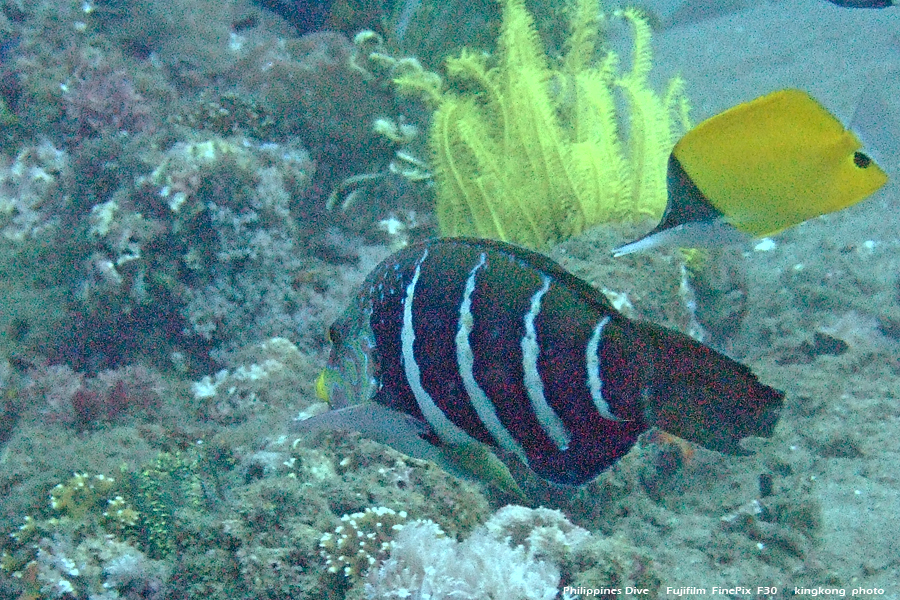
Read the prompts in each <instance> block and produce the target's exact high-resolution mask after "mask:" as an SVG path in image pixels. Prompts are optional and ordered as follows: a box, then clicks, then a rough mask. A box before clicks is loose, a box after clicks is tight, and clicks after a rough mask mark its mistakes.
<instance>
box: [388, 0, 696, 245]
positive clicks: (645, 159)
mask: <svg viewBox="0 0 900 600" xmlns="http://www.w3.org/2000/svg"><path fill="white" fill-rule="evenodd" d="M615 14H616V16H618V17H621V18H623V19H625V20H626V21H627V22H628V23H629V24H630V25H631V27H632V28H633V30H634V47H633V51H632V55H633V59H632V65H631V69H630V70H629V71H627V72H625V73H621V72H620V71H619V68H618V67H619V57H618V55H617V54H616V53H615V52H612V51H607V52H606V53H605V54H604V55H603V56H602V57H601V58H600V59H599V61H598V60H597V57H596V54H597V47H598V45H599V35H600V24H601V21H602V18H603V17H602V14H601V13H600V11H599V7H598V6H597V3H596V2H595V1H594V0H578V1H577V2H576V3H574V4H573V6H572V7H571V9H570V24H569V28H570V35H569V38H568V41H567V50H566V53H565V55H564V56H563V57H562V58H561V59H560V60H559V62H558V64H552V63H551V61H550V60H548V58H547V56H546V55H545V52H544V49H543V47H542V44H541V42H540V40H539V38H538V34H537V31H536V30H535V27H534V24H533V20H532V17H531V15H530V14H529V13H528V11H527V10H526V9H525V5H524V3H523V2H522V0H506V2H505V5H504V11H503V23H502V26H501V34H500V39H499V41H498V51H497V57H496V59H495V61H494V66H491V65H490V64H489V62H490V57H489V56H487V55H485V54H483V53H478V52H474V51H470V50H466V51H463V52H462V54H461V55H460V56H459V57H457V58H451V59H448V61H447V73H448V75H449V76H450V78H451V79H454V80H457V81H459V82H461V83H462V84H463V86H465V87H466V88H468V89H470V90H472V91H471V92H468V93H460V92H456V91H452V90H450V89H447V88H446V87H444V88H443V89H442V87H441V86H440V85H436V82H435V80H434V78H433V76H430V77H429V75H430V74H427V73H423V72H421V71H415V70H410V71H408V72H406V73H405V74H404V75H401V76H400V77H398V78H397V79H395V83H396V84H397V85H398V87H399V89H400V90H401V91H408V92H413V91H415V92H418V93H421V94H423V95H425V96H426V98H427V99H428V100H429V101H430V102H432V103H433V104H435V105H436V106H437V110H436V112H435V114H434V118H433V123H432V127H431V132H430V138H429V143H430V146H431V155H432V156H431V158H432V162H433V166H434V169H435V175H436V181H437V195H438V199H437V208H436V211H437V217H438V223H439V225H440V230H441V234H442V235H446V236H475V237H481V238H492V239H499V240H502V241H509V242H514V243H517V244H520V245H525V246H528V247H531V248H535V249H546V248H547V247H549V246H551V245H553V244H555V243H557V242H560V241H563V240H565V239H567V238H569V237H571V236H574V235H577V234H579V233H581V232H582V231H584V230H585V229H587V228H589V227H592V226H594V225H597V224H600V223H604V222H621V221H630V220H636V219H641V218H647V217H649V218H658V217H659V216H660V215H661V214H662V212H663V210H664V208H665V205H666V159H667V157H668V155H669V153H670V151H671V149H672V146H673V144H674V143H675V140H676V139H677V137H678V134H679V133H681V132H682V131H683V130H686V129H687V127H688V120H687V111H688V107H687V100H686V98H685V96H684V94H683V87H684V83H683V81H682V80H681V79H679V78H673V79H672V80H670V82H669V84H668V87H667V89H666V91H665V93H664V94H662V95H659V94H657V93H656V92H655V91H654V90H653V89H651V88H650V86H649V82H648V75H649V72H650V68H651V46H650V24H649V23H648V21H647V19H646V18H645V17H644V16H642V15H641V13H640V12H638V11H637V10H633V9H627V10H624V11H617V12H616V13H615ZM620 95H621V97H622V98H624V101H625V104H626V106H627V115H621V114H619V112H618V111H617V108H616V106H617V100H618V98H619V96H620ZM623 121H627V123H628V126H627V129H628V133H627V135H626V134H625V132H624V131H623V129H625V127H623V125H622V123H623Z"/></svg>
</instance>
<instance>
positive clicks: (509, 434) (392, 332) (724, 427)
mask: <svg viewBox="0 0 900 600" xmlns="http://www.w3.org/2000/svg"><path fill="white" fill-rule="evenodd" d="M329 337H330V341H331V343H332V351H331V355H330V357H329V360H328V364H327V366H326V368H325V369H324V371H323V372H322V374H321V376H320V377H319V381H318V383H317V389H318V391H319V395H320V396H321V397H322V398H323V399H325V400H326V401H328V402H329V403H330V405H331V408H332V410H330V411H329V412H326V413H324V414H321V415H318V416H316V417H313V418H312V419H308V420H305V421H298V422H297V427H298V428H299V429H301V430H307V431H310V430H318V429H322V428H339V429H352V430H357V431H360V432H361V433H363V435H366V436H367V437H371V438H373V439H376V440H378V441H382V442H385V443H387V444H389V445H391V446H393V447H394V448H395V449H397V450H399V451H401V452H404V453H406V454H409V455H411V456H414V457H418V458H426V459H431V460H434V461H436V462H438V463H439V464H442V465H447V464H448V463H449V464H451V465H457V466H460V465H461V466H462V470H464V471H468V472H470V473H474V474H476V475H477V476H478V477H479V478H481V479H488V480H493V482H494V483H497V484H498V485H499V486H500V487H505V488H507V489H511V490H516V489H517V488H516V486H515V484H514V483H512V482H510V481H508V479H507V477H508V476H509V471H506V470H505V469H503V468H500V469H499V470H498V467H497V465H498V464H502V462H501V461H499V460H498V459H497V456H496V455H497V454H500V455H501V456H504V457H518V458H519V459H521V460H522V461H523V462H524V463H526V464H527V465H528V466H529V467H530V469H531V470H532V471H534V472H535V473H536V474H537V475H539V476H541V477H542V478H544V479H546V480H548V481H551V482H554V483H558V484H568V485H579V484H583V483H585V482H587V481H589V480H591V479H593V478H594V477H596V476H597V475H598V474H599V473H601V472H602V471H603V470H605V469H607V468H608V467H610V466H611V465H612V464H614V463H615V462H616V461H617V460H618V459H619V458H620V457H622V456H623V455H624V454H625V453H627V452H628V451H629V449H630V448H631V447H632V446H633V445H634V443H635V441H636V440H637V438H638V436H639V435H640V434H641V433H643V432H644V431H647V430H648V429H649V428H651V427H658V428H660V429H662V430H664V431H667V432H669V433H671V434H673V435H676V436H679V437H682V438H684V439H686V440H689V441H691V442H695V443H697V444H700V445H701V446H704V447H706V448H709V449H712V450H717V451H720V452H724V453H729V454H742V453H744V451H743V450H742V448H741V447H740V445H739V442H740V440H741V439H743V438H745V437H748V436H760V437H768V436H769V435H771V433H772V430H773V429H774V427H775V424H776V422H777V420H778V416H779V413H780V410H781V405H782V400H783V397H784V395H783V394H782V393H781V392H780V391H778V390H775V389H773V388H770V387H768V386H765V385H763V384H761V383H759V381H758V380H757V378H756V376H755V375H754V374H753V373H752V372H751V371H750V369H748V368H747V367H745V366H743V365H741V364H739V363H737V362H735V361H733V360H731V359H730V358H728V357H726V356H723V355H721V354H719V353H717V352H715V351H714V350H712V349H710V348H708V347H706V346H704V345H703V344H700V343H699V342H696V341H695V340H693V339H691V338H689V337H687V336H685V335H683V334H681V333H678V332H675V331H670V330H668V329H665V328H663V327H660V326H658V325H654V324H652V323H645V322H638V321H633V320H630V319H628V318H626V317H624V316H622V315H621V314H619V313H618V312H616V311H615V309H613V307H612V306H611V305H610V303H609V302H608V301H607V299H606V297H605V296H604V295H603V294H602V293H601V292H599V291H598V290H596V289H594V288H593V287H591V286H590V285H588V284H587V283H586V282H584V281H582V280H580V279H578V278H577V277H575V276H573V275H571V274H570V273H567V272H566V271H565V270H563V269H562V268H561V267H560V266H559V265H557V264H556V263H554V262H553V261H551V260H550V259H548V258H546V257H544V256H542V255H540V254H537V253H535V252H531V251H528V250H524V249H521V248H518V247H515V246H512V245H509V244H505V243H501V242H494V241H488V240H474V239H464V238H445V239H437V240H431V241H427V242H424V243H421V244H417V245H413V246H409V247H407V248H405V249H403V250H401V251H399V252H397V253H396V254H394V255H393V256H391V257H389V258H388V259H387V260H385V261H384V262H382V263H381V264H380V265H379V266H378V267H376V268H375V270H374V271H373V272H372V273H371V274H370V275H369V277H368V278H367V280H366V282H365V283H364V284H363V286H362V289H361V290H360V292H359V294H358V295H357V297H356V300H355V301H354V303H353V304H352V305H351V306H350V307H349V308H348V309H347V310H346V312H345V313H344V314H343V316H342V317H341V318H340V319H339V320H338V321H337V322H335V323H334V324H333V325H332V326H331V329H330V330H329ZM501 473H502V474H501Z"/></svg>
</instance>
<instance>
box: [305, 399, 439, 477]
mask: <svg viewBox="0 0 900 600" xmlns="http://www.w3.org/2000/svg"><path fill="white" fill-rule="evenodd" d="M293 429H294V430H295V431H301V432H306V433H315V432H318V431H322V430H341V431H357V432H359V433H360V434H361V435H363V436H364V437H367V438H370V439H373V440H375V441H376V442H380V443H382V444H384V445H386V446H390V447H391V448H393V449H394V450H396V451H398V452H402V453H403V454H406V455H408V456H411V457H413V458H418V459H421V460H430V461H432V462H434V463H437V464H439V465H442V464H443V463H444V462H445V459H444V455H443V453H442V452H441V451H440V450H439V449H438V448H436V447H435V446H434V445H433V444H430V443H428V442H427V441H425V440H424V439H422V435H424V434H426V433H428V432H429V429H428V426H427V425H425V424H424V423H422V422H420V421H418V420H416V419H415V418H413V417H411V416H409V415H407V414H405V413H401V412H399V411H396V410H391V409H390V408H387V407H386V406H382V405H380V404H376V403H374V402H370V403H366V404H356V405H354V406H348V407H346V408H341V409H338V410H331V411H328V412H326V413H323V414H321V415H317V416H315V417H312V418H310V419H306V420H304V421H296V422H295V424H294V427H293Z"/></svg>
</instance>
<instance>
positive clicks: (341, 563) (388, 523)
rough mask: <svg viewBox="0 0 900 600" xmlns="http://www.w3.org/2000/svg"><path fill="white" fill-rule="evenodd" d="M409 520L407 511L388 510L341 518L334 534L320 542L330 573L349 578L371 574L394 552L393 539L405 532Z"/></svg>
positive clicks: (370, 511) (380, 507)
mask: <svg viewBox="0 0 900 600" xmlns="http://www.w3.org/2000/svg"><path fill="white" fill-rule="evenodd" d="M406 517H407V514H406V511H402V510H401V511H400V512H397V511H395V510H392V509H390V508H386V507H384V506H379V507H376V508H366V510H365V511H363V512H358V513H353V514H351V515H344V516H343V517H341V524H340V525H338V527H337V528H336V529H335V530H334V532H333V533H326V534H325V535H323V536H322V539H321V540H319V548H320V549H321V552H322V558H324V559H325V566H326V567H327V568H328V571H329V572H330V573H342V574H343V575H344V576H345V577H360V576H362V575H363V574H365V573H366V572H368V570H369V569H370V568H371V567H372V566H373V565H375V564H376V563H378V562H380V561H382V560H384V559H385V558H386V557H387V555H388V554H389V553H390V552H391V548H393V547H394V541H393V538H394V537H395V536H397V534H398V532H399V531H400V530H402V529H403V526H404V522H405V521H406Z"/></svg>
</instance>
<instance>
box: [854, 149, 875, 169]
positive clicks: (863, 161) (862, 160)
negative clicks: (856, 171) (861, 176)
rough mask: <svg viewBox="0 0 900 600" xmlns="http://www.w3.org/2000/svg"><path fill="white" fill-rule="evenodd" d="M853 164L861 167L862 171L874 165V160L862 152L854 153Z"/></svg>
mask: <svg viewBox="0 0 900 600" xmlns="http://www.w3.org/2000/svg"><path fill="white" fill-rule="evenodd" d="M853 164H854V165H856V166H857V167H859V168H860V169H865V168H867V167H868V166H869V165H871V164H872V159H871V158H869V155H868V154H864V153H862V152H854V153H853Z"/></svg>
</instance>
